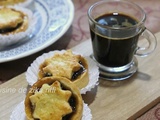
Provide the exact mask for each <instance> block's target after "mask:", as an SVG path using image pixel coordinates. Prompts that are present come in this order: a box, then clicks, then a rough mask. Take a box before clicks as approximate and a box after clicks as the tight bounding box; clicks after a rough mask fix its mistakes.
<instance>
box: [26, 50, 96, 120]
mask: <svg viewBox="0 0 160 120" xmlns="http://www.w3.org/2000/svg"><path fill="white" fill-rule="evenodd" d="M44 56H45V59H42V57H44ZM44 56H42V57H39V59H40V61H41V62H40V61H35V62H36V63H32V65H31V67H33V66H37V67H38V69H35V68H33V69H34V70H35V71H37V70H38V71H37V72H36V73H37V80H36V81H35V82H34V83H33V84H32V85H31V88H30V90H29V91H28V93H27V96H26V98H25V113H26V116H27V119H28V120H89V119H91V113H90V110H89V111H87V112H84V110H85V109H86V108H84V105H85V104H84V103H83V100H82V96H81V89H83V88H85V87H86V86H88V84H90V77H89V65H88V62H87V60H86V58H84V57H83V56H82V55H79V54H74V53H73V52H72V51H71V50H67V51H57V52H54V54H53V53H52V56H51V57H48V55H44ZM49 56H50V55H49ZM95 66H96V64H95ZM28 69H31V68H28ZM95 72H97V75H96V77H95V76H94V78H96V79H97V81H98V68H97V67H96V71H95ZM31 74H32V71H30V70H27V74H26V76H27V81H32V80H33V79H35V78H34V77H33V76H32V75H31ZM33 74H35V73H33ZM29 76H30V77H29ZM33 81H34V80H33ZM94 85H96V84H94ZM92 87H93V86H92ZM85 107H86V106H85ZM87 107H88V106H87ZM84 114H87V115H88V116H89V117H86V118H87V119H84V117H83V116H84Z"/></svg>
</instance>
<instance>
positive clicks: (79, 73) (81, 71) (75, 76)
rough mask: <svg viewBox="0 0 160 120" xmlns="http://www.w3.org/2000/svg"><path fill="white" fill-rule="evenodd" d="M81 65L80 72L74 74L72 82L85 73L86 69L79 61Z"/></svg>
mask: <svg viewBox="0 0 160 120" xmlns="http://www.w3.org/2000/svg"><path fill="white" fill-rule="evenodd" d="M79 64H80V65H81V68H80V69H79V70H78V71H76V72H74V73H73V75H72V78H71V80H72V81H74V80H76V79H77V78H78V77H79V76H80V75H81V74H83V73H84V71H85V68H84V66H83V64H82V62H81V61H79Z"/></svg>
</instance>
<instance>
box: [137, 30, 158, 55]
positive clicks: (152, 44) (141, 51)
mask: <svg viewBox="0 0 160 120" xmlns="http://www.w3.org/2000/svg"><path fill="white" fill-rule="evenodd" d="M141 36H142V37H144V38H146V40H147V41H148V43H149V44H148V46H147V47H138V48H137V51H136V53H135V54H136V55H138V56H142V57H144V56H147V55H149V54H150V53H152V52H153V51H154V50H155V48H156V46H157V40H156V37H155V36H154V35H153V33H151V32H150V31H149V30H148V29H146V28H145V29H144V30H143V32H142V33H141Z"/></svg>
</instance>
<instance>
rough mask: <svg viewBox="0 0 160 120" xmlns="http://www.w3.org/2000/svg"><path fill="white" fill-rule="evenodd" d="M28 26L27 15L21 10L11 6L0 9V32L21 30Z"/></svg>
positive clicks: (6, 32) (7, 32)
mask: <svg viewBox="0 0 160 120" xmlns="http://www.w3.org/2000/svg"><path fill="white" fill-rule="evenodd" d="M27 28H28V17H27V15H25V14H24V13H22V12H21V11H17V10H15V9H13V8H6V7H4V8H1V9H0V32H1V34H9V33H12V34H14V33H18V32H23V31H25V30H26V29H27Z"/></svg>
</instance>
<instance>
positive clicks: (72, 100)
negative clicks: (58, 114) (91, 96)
mask: <svg viewBox="0 0 160 120" xmlns="http://www.w3.org/2000/svg"><path fill="white" fill-rule="evenodd" d="M68 102H69V104H70V106H71V107H72V113H70V114H68V115H65V116H64V117H63V118H62V120H70V118H71V117H72V115H73V114H74V113H75V112H76V98H75V97H74V96H73V95H72V96H71V97H70V99H69V101H68Z"/></svg>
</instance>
